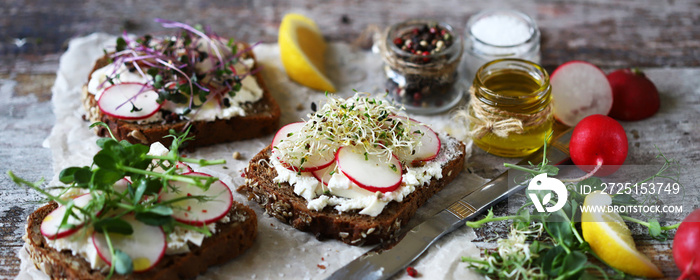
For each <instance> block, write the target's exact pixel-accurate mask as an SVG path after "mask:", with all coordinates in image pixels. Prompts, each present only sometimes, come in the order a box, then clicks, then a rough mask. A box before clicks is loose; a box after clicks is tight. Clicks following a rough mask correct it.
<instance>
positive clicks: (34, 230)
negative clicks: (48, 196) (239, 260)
mask: <svg viewBox="0 0 700 280" xmlns="http://www.w3.org/2000/svg"><path fill="white" fill-rule="evenodd" d="M56 207H58V204H57V203H56V202H53V201H52V202H51V203H49V204H47V205H44V206H42V207H41V208H39V209H37V210H36V211H34V212H33V213H32V214H30V215H29V217H28V218H27V232H26V235H25V236H23V239H24V240H25V242H26V243H27V245H28V246H27V251H28V253H29V257H30V259H31V260H32V262H33V263H34V266H36V268H37V269H39V270H41V271H43V272H44V273H46V274H47V275H48V276H49V277H50V278H51V279H104V278H105V276H106V274H104V273H102V272H100V271H98V270H93V269H90V264H89V263H88V262H87V260H85V259H84V258H83V257H81V256H74V255H73V254H72V253H71V252H70V251H68V250H63V251H60V252H59V251H57V250H56V249H53V248H51V247H49V246H48V245H47V244H46V242H45V239H44V236H43V235H41V231H40V227H41V222H42V220H43V219H44V217H46V215H48V214H49V213H51V211H53V209H56ZM228 216H229V218H230V221H229V222H228V223H217V225H216V233H215V234H214V235H212V236H211V237H207V238H205V239H204V241H203V242H202V246H196V245H194V244H191V243H190V244H188V245H189V248H190V252H188V253H185V254H176V255H165V256H163V258H162V259H161V260H160V262H159V263H158V264H157V265H156V266H155V267H154V268H152V269H151V270H148V271H146V272H141V273H133V274H130V275H118V274H115V275H113V276H112V279H191V278H194V277H196V276H197V275H199V274H201V273H204V272H205V271H206V270H207V268H209V267H210V266H214V265H219V264H222V263H225V262H227V261H229V260H231V259H233V258H235V257H237V256H239V255H241V254H242V253H243V252H245V250H247V249H248V248H250V247H251V246H253V242H254V240H255V237H256V236H257V232H258V230H257V228H258V220H257V217H256V215H255V212H254V211H253V210H252V209H250V208H249V207H247V206H244V205H242V204H240V203H237V202H234V203H233V206H232V207H231V211H230V212H229V214H228Z"/></svg>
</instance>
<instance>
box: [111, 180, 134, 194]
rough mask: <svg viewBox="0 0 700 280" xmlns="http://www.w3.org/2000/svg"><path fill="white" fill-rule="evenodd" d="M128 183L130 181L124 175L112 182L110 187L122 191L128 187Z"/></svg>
mask: <svg viewBox="0 0 700 280" xmlns="http://www.w3.org/2000/svg"><path fill="white" fill-rule="evenodd" d="M129 184H131V181H130V180H129V179H127V178H126V177H124V178H121V180H119V181H117V182H116V183H114V185H113V186H112V188H113V189H114V190H115V191H116V192H118V193H123V192H124V191H125V190H126V189H127V188H128V187H129Z"/></svg>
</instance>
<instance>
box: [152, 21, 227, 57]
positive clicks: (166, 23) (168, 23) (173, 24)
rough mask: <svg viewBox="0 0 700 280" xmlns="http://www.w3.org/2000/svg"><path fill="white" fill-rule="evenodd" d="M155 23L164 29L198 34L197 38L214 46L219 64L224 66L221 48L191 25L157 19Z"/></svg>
mask: <svg viewBox="0 0 700 280" xmlns="http://www.w3.org/2000/svg"><path fill="white" fill-rule="evenodd" d="M155 21H156V22H157V23H160V24H161V25H163V27H165V28H182V29H185V30H187V31H189V32H192V33H194V34H196V35H197V36H199V37H201V38H202V39H204V40H205V41H206V42H207V43H209V46H213V49H214V52H215V53H216V56H217V57H218V58H219V63H221V65H224V60H223V58H222V56H221V53H220V52H219V48H218V47H217V46H216V43H214V41H213V40H212V39H211V38H209V36H207V35H206V34H204V33H202V32H201V31H199V30H197V29H195V28H194V27H192V26H189V25H187V24H184V23H181V22H176V21H170V20H165V19H161V18H156V19H155Z"/></svg>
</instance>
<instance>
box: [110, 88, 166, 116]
mask: <svg viewBox="0 0 700 280" xmlns="http://www.w3.org/2000/svg"><path fill="white" fill-rule="evenodd" d="M134 96H135V97H134ZM157 100H158V93H156V92H155V91H153V90H152V89H151V88H150V87H149V86H147V85H144V84H140V83H121V84H115V85H112V86H110V87H108V88H107V89H105V90H104V92H102V95H101V96H100V99H99V100H97V105H98V106H99V107H100V110H101V111H102V112H103V113H105V114H107V115H109V116H112V117H115V118H118V119H123V120H141V119H145V118H148V117H150V116H153V114H155V113H156V112H158V110H159V109H160V106H161V104H160V103H158V101H157Z"/></svg>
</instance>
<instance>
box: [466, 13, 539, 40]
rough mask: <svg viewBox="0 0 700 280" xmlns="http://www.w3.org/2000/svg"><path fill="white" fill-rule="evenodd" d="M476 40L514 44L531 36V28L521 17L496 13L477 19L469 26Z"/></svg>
mask: <svg viewBox="0 0 700 280" xmlns="http://www.w3.org/2000/svg"><path fill="white" fill-rule="evenodd" d="M471 32H472V34H473V35H474V37H476V38H477V39H478V40H480V41H482V42H484V43H487V44H489V45H494V46H514V45H517V44H521V43H523V42H525V41H527V40H528V39H530V37H531V36H532V32H533V31H532V29H531V28H530V26H528V25H527V23H525V22H524V21H523V20H522V19H521V18H517V17H514V16H511V15H506V14H496V15H491V16H487V17H485V18H482V19H479V20H478V21H477V22H476V23H474V25H473V26H472V28H471Z"/></svg>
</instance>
